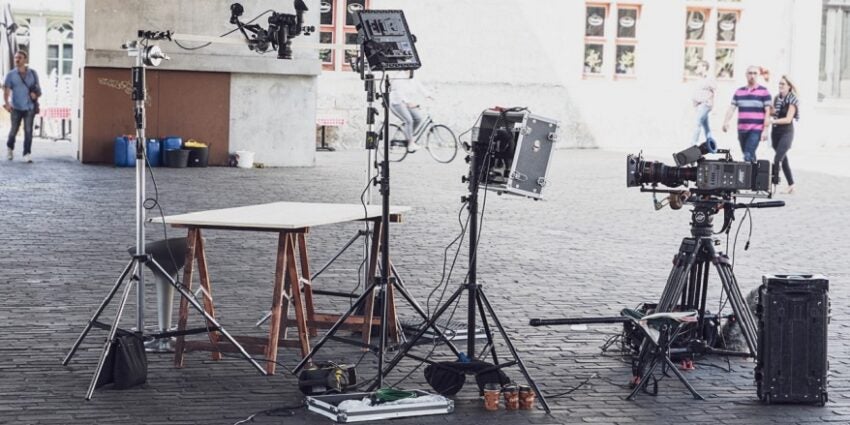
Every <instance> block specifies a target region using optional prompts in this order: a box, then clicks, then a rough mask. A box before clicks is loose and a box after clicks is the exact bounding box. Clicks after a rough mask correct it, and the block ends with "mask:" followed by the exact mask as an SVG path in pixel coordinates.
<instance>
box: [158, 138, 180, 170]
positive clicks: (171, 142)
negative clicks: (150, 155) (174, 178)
mask: <svg viewBox="0 0 850 425" xmlns="http://www.w3.org/2000/svg"><path fill="white" fill-rule="evenodd" d="M182 148H183V139H181V138H180V137H177V136H168V137H165V138H164V139H162V143H161V144H160V149H161V150H162V162H161V164H163V165H166V164H167V162H166V158H165V152H167V151H169V150H172V149H182ZM166 166H167V165H166Z"/></svg>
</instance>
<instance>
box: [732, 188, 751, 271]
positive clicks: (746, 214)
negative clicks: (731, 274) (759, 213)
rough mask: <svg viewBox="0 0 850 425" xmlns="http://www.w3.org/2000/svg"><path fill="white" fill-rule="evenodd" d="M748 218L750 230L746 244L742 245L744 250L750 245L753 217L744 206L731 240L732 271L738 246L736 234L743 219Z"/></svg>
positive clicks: (739, 230)
mask: <svg viewBox="0 0 850 425" xmlns="http://www.w3.org/2000/svg"><path fill="white" fill-rule="evenodd" d="M750 202H751V203H752V202H753V200H750ZM748 219H749V224H750V232H749V235H748V236H747V243H746V246H745V247H744V251H746V250H747V249H749V247H750V237H751V236H752V234H753V218H752V215H751V213H750V208H749V207H747V208H746V211H745V212H744V218H742V219H741V221H739V222H738V229H737V230H735V239H734V240H733V243H732V259H731V268H732V270H733V271H734V270H735V252H736V250H737V248H738V234H739V233H740V232H741V226H743V224H744V221H746V220H748Z"/></svg>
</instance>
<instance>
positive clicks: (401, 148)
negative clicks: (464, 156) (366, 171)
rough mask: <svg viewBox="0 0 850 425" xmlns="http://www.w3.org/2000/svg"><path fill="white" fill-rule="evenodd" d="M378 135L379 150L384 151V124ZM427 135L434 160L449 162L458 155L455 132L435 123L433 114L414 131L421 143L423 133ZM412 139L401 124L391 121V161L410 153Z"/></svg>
mask: <svg viewBox="0 0 850 425" xmlns="http://www.w3.org/2000/svg"><path fill="white" fill-rule="evenodd" d="M380 129H381V130H380V134H379V135H378V152H383V151H384V142H383V138H384V134H383V125H382V126H381V127H380ZM423 134H424V135H425V146H423V149H425V150H427V151H428V153H429V154H430V155H431V157H432V158H434V160H436V161H437V162H442V163H444V164H447V163H449V162H452V160H454V159H455V157H456V156H457V148H458V140H457V137H455V134H454V132H452V130H451V129H449V128H448V127H446V126H445V125H443V124H435V123H434V120H433V119H432V118H431V115H428V116H427V117H425V119H424V120H422V122H421V123H420V124H419V127H417V128H416V129H415V130H414V131H413V141H414V142H415V143H419V139H421V138H422V135H423ZM409 146H410V140H408V139H407V135H406V134H405V133H404V130H403V129H402V128H401V126H400V125H398V124H395V123H390V161H392V162H400V161H402V160H403V159H404V158H405V157H407V154H408V153H410V152H411V151H410V149H409Z"/></svg>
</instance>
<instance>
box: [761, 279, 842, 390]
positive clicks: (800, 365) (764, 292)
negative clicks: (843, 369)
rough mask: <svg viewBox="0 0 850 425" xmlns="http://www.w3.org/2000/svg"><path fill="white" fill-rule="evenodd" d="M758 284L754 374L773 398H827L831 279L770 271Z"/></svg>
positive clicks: (762, 387) (762, 388) (763, 388)
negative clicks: (779, 273) (756, 346)
mask: <svg viewBox="0 0 850 425" xmlns="http://www.w3.org/2000/svg"><path fill="white" fill-rule="evenodd" d="M762 283H763V284H762V286H761V287H760V288H759V303H758V307H757V310H756V315H757V317H758V331H759V332H758V344H759V349H758V356H757V357H756V370H755V380H756V387H757V391H758V397H759V399H760V400H762V401H764V402H766V403H768V404H770V403H818V404H820V405H821V406H823V405H824V404H826V401H827V373H828V371H829V363H828V360H827V350H826V348H827V343H826V341H827V325H828V324H829V314H830V306H829V281H828V280H827V279H826V278H825V277H824V276H821V275H766V276H763V277H762Z"/></svg>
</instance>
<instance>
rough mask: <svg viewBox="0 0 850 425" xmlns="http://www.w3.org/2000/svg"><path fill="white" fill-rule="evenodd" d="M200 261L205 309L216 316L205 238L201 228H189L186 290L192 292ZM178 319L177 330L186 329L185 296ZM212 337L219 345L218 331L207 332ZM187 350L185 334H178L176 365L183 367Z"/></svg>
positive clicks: (218, 357)
mask: <svg viewBox="0 0 850 425" xmlns="http://www.w3.org/2000/svg"><path fill="white" fill-rule="evenodd" d="M196 260H197V262H198V276H199V280H200V284H201V288H202V289H203V300H204V310H205V311H206V312H207V313H209V315H210V317H212V318H215V305H214V304H213V299H212V285H211V284H210V279H209V270H208V268H207V256H206V251H205V249H204V240H203V237H202V236H201V229H199V228H197V227H190V228H189V235H188V236H187V238H186V261H185V264H184V266H183V281H182V284H183V287H184V288H186V292H188V293H192V278H193V274H194V268H195V261H196ZM179 316H180V317H179V319H178V321H177V330H178V331H184V330H186V326H187V322H188V321H189V300H188V299H186V298H185V297H181V298H180V313H179ZM207 326H210V327H212V326H213V324H212V323H210V322H209V321H208V322H207ZM207 335H208V336H209V338H210V343H211V344H212V346H213V347H217V346H218V340H219V335H218V331H210V332H208V333H207ZM185 351H186V337H185V335H178V336H177V342H176V344H175V347H174V366H176V367H183V360H184V354H185ZM212 359H213V360H221V352H218V351H213V352H212Z"/></svg>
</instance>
